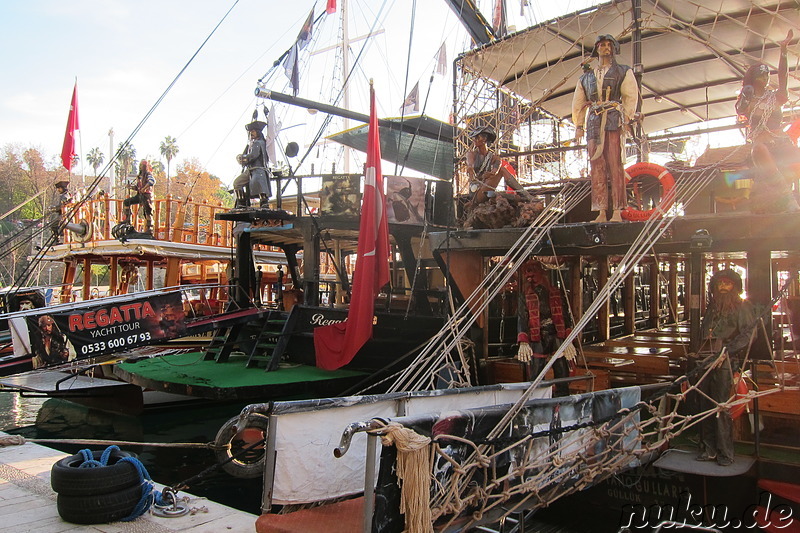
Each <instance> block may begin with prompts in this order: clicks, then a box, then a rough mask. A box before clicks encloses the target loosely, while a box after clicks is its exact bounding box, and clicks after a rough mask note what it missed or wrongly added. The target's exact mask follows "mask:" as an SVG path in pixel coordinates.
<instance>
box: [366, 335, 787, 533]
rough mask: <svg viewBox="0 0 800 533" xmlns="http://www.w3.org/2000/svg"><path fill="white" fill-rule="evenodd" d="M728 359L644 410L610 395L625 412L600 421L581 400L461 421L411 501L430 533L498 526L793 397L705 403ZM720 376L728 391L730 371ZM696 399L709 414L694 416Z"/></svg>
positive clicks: (436, 447)
mask: <svg viewBox="0 0 800 533" xmlns="http://www.w3.org/2000/svg"><path fill="white" fill-rule="evenodd" d="M753 337H754V335H753ZM727 358H729V355H728V353H727V351H726V350H724V349H723V350H722V351H721V352H720V353H719V354H711V355H708V356H707V357H706V358H705V359H704V360H702V361H700V362H699V363H698V364H697V367H696V368H695V369H694V370H692V371H690V372H688V373H687V374H685V375H683V376H681V377H680V378H678V379H677V380H676V382H675V383H671V384H665V385H663V387H662V388H660V389H659V390H656V391H655V392H653V393H652V394H651V396H650V397H649V398H647V399H644V400H642V399H640V397H639V388H638V387H633V388H629V389H615V390H614V391H613V394H619V395H620V397H623V396H624V395H626V394H630V393H631V392H633V394H634V396H633V398H634V399H635V401H633V402H630V403H629V405H625V401H624V400H620V402H621V406H620V404H617V405H616V407H615V410H614V409H612V410H611V411H610V414H608V413H609V411H606V414H605V415H604V416H598V411H596V410H595V416H594V417H592V416H591V415H592V410H593V409H595V408H593V407H592V406H591V403H588V402H591V399H589V400H587V397H586V396H584V397H580V398H577V399H576V398H575V397H573V398H571V399H567V398H565V399H562V400H560V401H556V400H550V401H544V402H534V403H532V404H528V405H526V406H523V407H521V408H519V409H516V410H515V411H516V413H515V415H514V419H513V424H511V425H510V426H509V427H507V428H506V430H505V431H503V432H501V433H493V432H490V433H489V434H488V435H482V436H481V435H478V433H480V432H479V431H476V430H475V429H476V427H477V426H479V422H477V421H476V420H477V419H478V418H479V416H480V415H474V416H472V417H471V416H470V415H465V417H464V419H465V420H470V422H471V425H470V423H467V424H468V426H470V428H471V429H473V431H472V432H470V431H463V432H459V431H453V432H452V433H446V432H445V433H438V434H436V435H435V436H433V438H432V439H431V444H430V449H429V453H430V463H429V465H430V466H429V479H430V491H429V493H428V494H422V495H420V496H419V497H421V498H425V503H426V504H429V507H430V509H431V516H432V519H433V521H434V523H435V524H436V529H441V530H447V528H448V526H449V525H451V524H452V523H453V522H454V521H456V520H458V524H459V527H462V528H469V527H470V525H472V524H477V523H480V522H481V521H482V520H484V519H485V517H491V521H497V520H499V519H501V518H502V517H504V516H507V515H509V514H511V513H514V512H516V511H518V510H520V509H526V510H530V509H537V508H542V507H547V506H548V505H550V504H551V503H553V502H554V501H555V500H557V499H558V498H561V497H563V496H566V495H568V494H572V493H574V492H577V491H580V490H583V489H585V488H587V487H589V486H591V485H593V484H595V483H598V482H600V481H602V480H604V479H607V478H609V477H611V476H613V475H614V474H616V473H618V472H620V471H622V470H625V469H628V468H632V467H635V466H638V465H640V464H644V463H647V462H649V461H650V460H652V459H653V458H655V456H656V455H657V454H658V453H659V452H660V451H662V450H663V449H665V447H666V445H667V444H668V443H669V441H670V440H672V439H673V438H675V437H676V436H678V435H680V434H682V433H684V432H686V431H687V430H690V429H692V428H694V427H695V426H697V425H698V424H700V423H701V422H702V421H703V420H705V419H707V418H709V417H716V416H720V415H721V413H723V411H728V412H729V411H730V410H732V409H735V408H736V407H737V406H746V405H749V404H750V403H751V402H752V401H753V400H754V399H756V398H761V397H763V396H766V395H769V394H773V393H776V392H779V391H782V390H787V389H792V388H794V389H796V388H797V387H786V386H785V384H784V383H782V382H781V381H780V379H779V377H778V376H775V378H776V383H777V385H775V386H771V387H769V388H763V389H762V390H757V389H753V390H749V391H748V392H747V393H746V394H742V393H736V394H734V392H733V391H732V392H731V396H730V397H729V398H728V399H727V400H726V401H723V402H718V401H714V400H713V399H712V398H711V397H709V396H708V394H706V392H705V391H704V390H703V389H702V383H703V382H704V381H705V380H706V379H709V375H711V373H712V371H714V370H715V369H716V368H718V367H720V366H721V364H722V362H723V361H724V360H725V359H727ZM748 358H749V357H745V361H744V363H743V364H742V367H745V366H746V365H747V361H748ZM772 363H773V364H774V363H775V360H774V359H772ZM731 366H733V365H731ZM728 368H730V367H728ZM728 372H731V375H730V376H729V377H730V379H731V380H732V381H733V379H734V375H733V371H732V370H728ZM607 392H612V391H607ZM693 395H694V399H692V396H693ZM699 398H703V399H705V400H707V402H709V404H710V405H711V407H709V408H707V409H698V408H697V405H698V401H699ZM687 402H690V403H688V405H687ZM570 404H572V405H570ZM537 409H538V411H537ZM570 409H571V410H570ZM559 411H560V412H561V413H562V420H563V422H564V425H561V421H562V420H560V419H559ZM563 413H572V414H571V415H569V414H567V415H563ZM487 418H488V417H487ZM554 421H558V423H555V422H554ZM393 424H394V423H393ZM455 425H456V426H457V425H458V423H455ZM385 431H386V430H385V429H381V430H377V433H383V432H385ZM421 464H427V463H421ZM406 475H409V474H406ZM416 490H417V492H419V489H418V488H417V489H416ZM407 497H408V496H406V498H407ZM406 505H410V504H408V503H407V504H406ZM419 505H420V504H417V507H419ZM465 516H466V517H467V519H468V522H467V523H466V524H465V523H464V517H465Z"/></svg>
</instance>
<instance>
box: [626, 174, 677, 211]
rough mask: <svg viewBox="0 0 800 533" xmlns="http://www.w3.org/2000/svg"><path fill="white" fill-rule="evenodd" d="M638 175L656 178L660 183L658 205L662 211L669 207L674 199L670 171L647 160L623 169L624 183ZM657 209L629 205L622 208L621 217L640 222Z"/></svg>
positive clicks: (673, 186)
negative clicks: (637, 207) (644, 208)
mask: <svg viewBox="0 0 800 533" xmlns="http://www.w3.org/2000/svg"><path fill="white" fill-rule="evenodd" d="M640 176H651V177H654V178H656V179H658V181H659V183H660V184H661V205H660V206H659V207H661V210H662V211H666V210H667V209H669V208H670V206H671V205H672V202H673V200H674V197H673V193H672V190H673V189H674V188H675V178H673V177H672V174H671V173H670V171H669V170H667V169H666V168H664V167H662V166H661V165H657V164H656V163H647V162H641V163H635V164H633V165H631V166H629V167H628V168H627V169H625V182H626V183H629V182H630V181H631V180H633V179H634V178H638V177H640ZM662 205H663V207H662ZM657 210H658V209H656V208H653V209H648V210H642V209H635V208H633V207H630V206H629V207H626V208H625V209H623V210H622V218H624V219H625V220H630V221H633V222H641V221H645V220H647V219H649V218H650V217H651V216H652V215H653V213H655V212H656V211H657Z"/></svg>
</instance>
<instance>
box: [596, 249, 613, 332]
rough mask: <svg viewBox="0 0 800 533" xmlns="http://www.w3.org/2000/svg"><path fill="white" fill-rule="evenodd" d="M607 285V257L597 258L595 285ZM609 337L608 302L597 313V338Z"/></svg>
mask: <svg viewBox="0 0 800 533" xmlns="http://www.w3.org/2000/svg"><path fill="white" fill-rule="evenodd" d="M607 283H608V256H607V255H601V256H598V257H597V285H598V286H599V287H600V288H601V290H602V288H603V287H605V286H606V284H607ZM610 336H611V324H610V322H609V316H608V300H606V301H605V302H603V304H602V305H601V306H600V309H598V311H597V337H598V339H599V340H601V341H604V340H607V339H608V338H609V337H610Z"/></svg>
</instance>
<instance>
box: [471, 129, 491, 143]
mask: <svg viewBox="0 0 800 533" xmlns="http://www.w3.org/2000/svg"><path fill="white" fill-rule="evenodd" d="M481 133H483V134H484V135H486V142H487V143H493V142H495V141H496V140H497V133H495V131H494V128H492V127H491V126H480V127H478V128H475V129H474V130H472V132H471V133H470V134H469V138H470V139H474V138H475V137H477V136H478V135H480V134H481Z"/></svg>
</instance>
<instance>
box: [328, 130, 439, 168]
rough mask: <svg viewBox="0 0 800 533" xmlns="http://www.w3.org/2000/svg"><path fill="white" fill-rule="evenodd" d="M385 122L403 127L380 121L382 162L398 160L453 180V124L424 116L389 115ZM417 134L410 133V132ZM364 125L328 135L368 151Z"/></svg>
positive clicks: (337, 140) (410, 166) (352, 146)
mask: <svg viewBox="0 0 800 533" xmlns="http://www.w3.org/2000/svg"><path fill="white" fill-rule="evenodd" d="M384 120H385V121H388V122H391V123H394V124H398V125H399V124H400V123H401V122H402V123H403V124H404V127H403V129H402V130H401V129H400V128H393V127H389V126H384V125H383V124H381V126H380V131H381V156H382V158H383V159H384V160H385V161H397V162H398V164H399V165H400V166H401V167H403V166H405V167H408V168H411V169H414V170H416V171H418V172H422V173H424V174H427V175H429V176H433V177H436V178H439V179H443V180H448V181H449V180H452V179H453V126H452V125H451V124H448V123H446V122H442V121H441V120H437V119H435V118H431V117H428V116H425V115H422V116H416V117H403V118H402V119H401V118H388V119H384ZM412 130H413V131H415V132H416V133H411V131H412ZM368 133H369V126H368V125H367V124H364V125H361V126H357V127H355V128H351V129H349V130H345V131H342V132H339V133H335V134H333V135H331V136H329V137H328V138H329V139H332V140H334V141H336V142H338V143H341V144H343V145H345V146H349V147H350V148H355V149H356V150H360V151H362V152H366V151H367V134H368Z"/></svg>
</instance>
